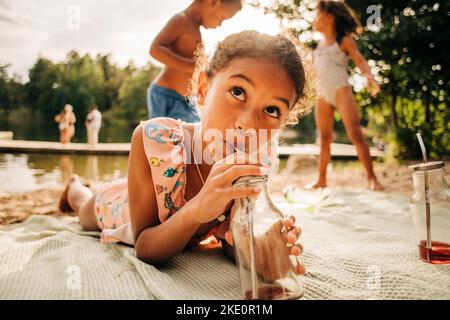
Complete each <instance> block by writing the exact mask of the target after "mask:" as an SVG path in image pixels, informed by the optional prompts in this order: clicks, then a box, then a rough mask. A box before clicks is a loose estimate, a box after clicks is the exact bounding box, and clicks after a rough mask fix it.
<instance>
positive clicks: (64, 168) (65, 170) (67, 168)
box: [59, 155, 74, 184]
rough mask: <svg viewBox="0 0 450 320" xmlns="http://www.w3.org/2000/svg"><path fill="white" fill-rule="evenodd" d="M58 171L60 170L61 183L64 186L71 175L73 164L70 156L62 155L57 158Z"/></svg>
mask: <svg viewBox="0 0 450 320" xmlns="http://www.w3.org/2000/svg"><path fill="white" fill-rule="evenodd" d="M59 169H60V170H61V182H62V183H63V184H66V183H67V182H68V181H69V178H70V176H71V175H72V173H73V169H74V163H73V161H72V159H71V158H70V156H68V155H62V156H61V157H60V158H59Z"/></svg>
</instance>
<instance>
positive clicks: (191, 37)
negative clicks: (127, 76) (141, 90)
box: [147, 0, 242, 122]
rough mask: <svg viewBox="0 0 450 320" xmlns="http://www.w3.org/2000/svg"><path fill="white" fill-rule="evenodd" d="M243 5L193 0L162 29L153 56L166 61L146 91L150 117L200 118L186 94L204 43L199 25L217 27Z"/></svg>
mask: <svg viewBox="0 0 450 320" xmlns="http://www.w3.org/2000/svg"><path fill="white" fill-rule="evenodd" d="M241 7H242V4H241V1H240V0H194V1H193V2H192V3H191V5H190V6H189V7H188V8H187V9H185V10H183V11H182V12H180V13H178V14H176V15H175V16H173V17H172V19H170V21H169V22H168V23H167V24H166V25H165V26H164V28H163V29H162V30H161V31H160V32H159V34H158V35H157V36H156V38H155V39H154V40H153V43H152V44H151V48H150V55H151V56H152V57H153V58H155V59H156V60H158V61H160V62H161V63H163V64H164V69H163V70H162V72H161V73H160V74H159V75H158V77H157V78H156V79H155V80H154V81H153V82H152V83H151V84H150V86H149V88H148V90H147V107H148V112H149V118H157V117H169V118H173V119H181V120H183V121H186V122H199V121H200V117H199V115H198V111H197V108H196V106H195V103H194V102H193V101H190V100H189V98H188V97H187V96H188V87H189V83H190V80H191V77H192V74H193V72H194V69H195V57H194V53H195V51H196V50H197V48H198V46H199V45H200V44H201V43H202V36H201V33H200V27H201V26H203V27H204V28H207V29H210V28H211V29H212V28H217V27H219V26H220V25H221V24H222V22H223V21H224V20H227V19H230V18H231V17H233V16H234V15H235V14H236V12H238V11H239V10H240V9H241Z"/></svg>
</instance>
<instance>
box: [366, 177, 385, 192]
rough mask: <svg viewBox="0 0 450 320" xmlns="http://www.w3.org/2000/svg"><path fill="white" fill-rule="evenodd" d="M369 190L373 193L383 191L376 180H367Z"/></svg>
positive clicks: (382, 187)
mask: <svg viewBox="0 0 450 320" xmlns="http://www.w3.org/2000/svg"><path fill="white" fill-rule="evenodd" d="M369 188H370V189H371V190H373V191H383V190H384V186H383V185H382V184H381V183H379V182H378V180H377V178H370V179H369Z"/></svg>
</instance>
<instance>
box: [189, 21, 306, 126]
mask: <svg viewBox="0 0 450 320" xmlns="http://www.w3.org/2000/svg"><path fill="white" fill-rule="evenodd" d="M294 43H296V44H298V43H299V41H298V40H296V39H294V38H293V37H292V36H290V35H289V34H284V35H277V36H271V35H268V34H264V33H260V32H258V31H254V30H246V31H242V32H239V33H235V34H232V35H230V36H228V37H226V38H225V39H224V40H223V41H221V42H219V44H218V45H217V48H216V50H215V52H214V54H213V55H212V57H211V59H210V60H208V57H207V56H206V54H205V52H204V49H203V47H202V46H200V47H199V48H198V50H197V51H196V58H197V60H196V61H197V64H196V68H195V72H194V75H193V77H192V81H191V86H190V92H191V93H192V94H193V95H196V93H197V83H198V76H199V74H200V72H201V71H203V72H205V73H206V75H207V76H208V77H209V78H213V77H214V76H215V75H216V74H217V73H218V72H219V71H220V70H222V69H224V68H225V67H227V66H228V65H229V63H230V62H231V61H232V60H233V59H238V58H244V57H245V58H247V57H250V58H256V59H261V58H266V59H270V60H273V61H275V62H276V63H278V64H279V65H280V66H281V67H282V68H283V69H284V70H285V71H286V72H287V74H288V76H289V78H290V79H291V80H292V83H293V85H294V87H295V93H296V95H295V100H294V103H293V104H292V106H290V108H289V113H288V116H287V119H286V121H285V123H284V125H294V124H296V123H298V121H299V119H300V118H301V117H303V116H304V115H306V114H308V113H309V112H310V111H311V105H310V104H309V103H308V102H309V101H310V100H309V98H310V93H311V89H310V88H311V87H312V86H311V83H310V81H307V80H306V78H307V76H309V73H308V72H306V71H305V68H304V66H303V63H302V58H301V57H302V56H304V55H303V52H302V51H301V50H300V46H296V44H294Z"/></svg>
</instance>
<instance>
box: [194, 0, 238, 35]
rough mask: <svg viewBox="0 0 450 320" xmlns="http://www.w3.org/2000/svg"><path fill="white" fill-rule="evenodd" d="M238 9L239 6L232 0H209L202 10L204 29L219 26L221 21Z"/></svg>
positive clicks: (230, 16) (231, 15)
mask: <svg viewBox="0 0 450 320" xmlns="http://www.w3.org/2000/svg"><path fill="white" fill-rule="evenodd" d="M239 10H240V6H239V5H238V4H236V3H234V2H231V3H223V2H222V1H211V2H209V3H208V4H207V7H206V8H205V10H204V12H203V21H202V25H203V26H204V27H205V28H206V29H214V28H217V27H220V26H221V25H222V22H223V21H225V20H228V19H230V18H232V17H233V16H234V15H235V14H236V13H237V12H238V11H239Z"/></svg>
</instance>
